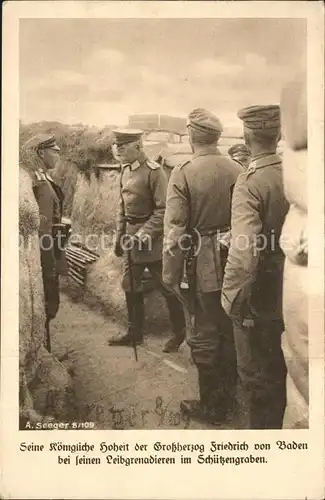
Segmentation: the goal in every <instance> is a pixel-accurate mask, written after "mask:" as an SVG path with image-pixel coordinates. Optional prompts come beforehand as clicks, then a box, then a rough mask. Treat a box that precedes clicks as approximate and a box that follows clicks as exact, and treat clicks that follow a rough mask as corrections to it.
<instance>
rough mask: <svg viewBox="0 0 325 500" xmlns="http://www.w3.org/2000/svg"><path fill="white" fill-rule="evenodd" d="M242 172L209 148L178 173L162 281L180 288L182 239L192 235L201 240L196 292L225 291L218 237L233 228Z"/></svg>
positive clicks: (172, 184)
mask: <svg viewBox="0 0 325 500" xmlns="http://www.w3.org/2000/svg"><path fill="white" fill-rule="evenodd" d="M241 171H242V170H241V168H240V166H239V165H237V164H236V163H235V162H233V161H232V160H230V159H229V158H227V157H225V156H222V155H221V153H220V152H219V151H218V149H216V147H213V146H212V147H207V148H205V149H204V151H202V152H199V153H196V154H194V155H193V158H192V160H191V161H188V162H187V163H185V164H183V165H180V166H179V167H176V168H174V170H173V172H172V174H171V177H170V181H169V184H168V191H167V210H166V213H165V221H164V224H165V229H164V260H163V279H164V281H165V282H166V283H168V284H169V285H174V284H179V283H180V279H181V273H182V270H183V264H184V252H183V251H182V238H184V235H186V234H189V233H190V232H192V231H193V230H194V229H195V230H196V231H197V232H198V234H199V235H200V236H199V240H200V243H199V247H200V248H199V252H198V255H197V263H196V269H197V272H196V275H197V277H196V283H197V290H198V291H200V292H203V293H206V292H214V291H217V290H220V289H221V286H222V266H221V263H220V256H219V251H218V236H220V234H221V233H222V232H224V231H227V230H228V229H229V227H230V204H231V191H232V188H233V186H234V184H235V182H236V179H237V177H238V175H239V174H240V172H241Z"/></svg>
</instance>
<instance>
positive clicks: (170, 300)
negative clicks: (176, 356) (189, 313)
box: [163, 295, 185, 352]
mask: <svg viewBox="0 0 325 500" xmlns="http://www.w3.org/2000/svg"><path fill="white" fill-rule="evenodd" d="M166 299H167V307H168V312H169V318H170V322H171V325H172V331H173V332H174V333H173V335H172V336H171V337H170V338H169V339H168V340H167V342H166V343H165V345H164V347H163V352H177V351H178V349H179V347H180V345H181V344H182V343H183V342H184V340H185V317H184V312H183V307H182V304H180V302H179V300H178V299H177V298H176V297H174V296H172V295H171V296H167V297H166Z"/></svg>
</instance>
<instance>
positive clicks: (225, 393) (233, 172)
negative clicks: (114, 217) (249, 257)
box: [163, 108, 242, 422]
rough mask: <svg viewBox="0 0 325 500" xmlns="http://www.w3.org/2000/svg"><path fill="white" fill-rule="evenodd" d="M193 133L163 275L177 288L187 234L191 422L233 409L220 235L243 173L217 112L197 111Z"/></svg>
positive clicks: (180, 169)
mask: <svg viewBox="0 0 325 500" xmlns="http://www.w3.org/2000/svg"><path fill="white" fill-rule="evenodd" d="M188 131H189V138H190V144H191V147H192V150H193V157H192V159H191V160H190V161H187V162H185V163H183V164H181V165H179V166H177V167H175V168H174V169H173V171H172V174H171V177H170V180H169V184H168V190H167V204H166V212H165V220H164V253H163V279H164V281H165V283H166V284H167V285H169V286H171V287H173V288H174V289H175V290H177V291H178V293H179V287H180V282H181V278H182V271H183V268H184V253H185V252H184V245H183V243H182V242H185V241H186V237H187V236H189V237H190V238H191V239H192V246H191V248H190V249H189V252H187V254H188V255H190V256H191V258H190V260H189V261H187V260H186V259H185V260H186V262H185V265H186V266H187V268H188V269H187V275H188V279H189V286H190V290H189V294H190V295H189V298H190V302H189V304H190V307H191V308H192V312H193V313H194V316H195V328H194V329H193V330H194V331H191V333H190V334H189V336H188V338H187V342H188V344H189V346H190V348H191V354H192V358H193V361H194V363H195V365H196V367H197V370H198V378H199V392H200V399H199V400H198V401H196V400H194V401H182V403H181V409H182V411H183V412H185V413H186V414H187V415H189V416H190V417H191V418H192V419H196V420H203V421H209V422H219V421H222V420H224V419H225V417H226V414H227V412H228V410H229V409H230V407H231V406H232V403H233V399H232V396H233V391H234V385H235V377H236V366H235V351H234V346H233V339H232V326H231V321H230V320H229V318H228V317H227V315H226V314H225V313H224V311H223V309H222V307H221V301H220V297H221V286H222V278H223V267H224V266H223V264H224V261H225V256H226V249H224V250H221V245H220V238H221V237H222V236H223V234H224V233H226V232H227V231H229V227H230V198H231V190H232V188H233V186H234V184H235V182H236V179H237V176H238V175H239V173H240V172H241V171H242V170H241V168H240V167H239V165H238V164H236V163H234V162H233V161H232V160H231V159H229V158H228V157H226V156H223V155H221V153H220V151H219V150H218V147H217V144H218V140H219V137H220V135H221V132H222V125H221V123H220V120H219V119H218V118H217V117H216V116H215V115H214V114H213V113H211V112H210V111H208V110H206V109H202V108H199V109H195V110H194V111H192V112H191V113H190V114H189V117H188ZM193 247H194V248H193Z"/></svg>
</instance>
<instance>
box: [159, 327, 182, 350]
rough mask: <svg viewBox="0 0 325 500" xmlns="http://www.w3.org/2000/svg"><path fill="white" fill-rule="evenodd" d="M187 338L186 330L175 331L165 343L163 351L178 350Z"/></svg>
mask: <svg viewBox="0 0 325 500" xmlns="http://www.w3.org/2000/svg"><path fill="white" fill-rule="evenodd" d="M184 340H185V331H184V330H181V331H180V332H178V333H174V334H173V336H172V337H170V338H169V339H168V340H167V342H166V343H165V344H164V347H163V352H177V351H178V349H179V347H180V345H181V344H182V343H183V342H184Z"/></svg>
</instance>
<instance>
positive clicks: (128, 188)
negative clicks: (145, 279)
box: [110, 129, 185, 352]
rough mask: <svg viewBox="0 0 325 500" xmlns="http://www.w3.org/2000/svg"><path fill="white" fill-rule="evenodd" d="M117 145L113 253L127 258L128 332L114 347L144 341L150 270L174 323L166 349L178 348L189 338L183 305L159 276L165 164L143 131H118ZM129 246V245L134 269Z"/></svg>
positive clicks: (165, 187)
mask: <svg viewBox="0 0 325 500" xmlns="http://www.w3.org/2000/svg"><path fill="white" fill-rule="evenodd" d="M115 149H116V154H117V157H118V158H120V159H121V161H122V170H121V180H120V189H121V193H120V204H119V212H118V221H117V235H116V244H115V254H116V255H117V256H118V257H121V256H122V255H123V256H124V269H123V277H122V288H123V290H124V291H125V297H126V305H127V311H128V331H127V333H126V334H125V335H123V336H122V337H118V338H113V339H111V340H110V345H132V343H133V339H134V338H135V340H136V343H138V344H140V343H142V341H143V323H144V298H143V291H142V276H143V273H144V270H145V268H148V269H149V271H150V273H151V275H152V277H153V279H154V280H155V281H156V283H157V285H159V288H160V290H161V292H162V293H163V295H164V297H165V298H166V301H167V307H168V311H169V316H170V321H171V325H172V331H173V335H172V337H171V338H170V339H169V340H168V341H167V343H166V344H165V346H164V351H165V352H175V351H177V350H178V348H179V346H180V345H181V343H182V342H183V340H184V338H185V319H184V314H183V309H182V306H181V304H180V303H179V301H178V299H177V298H176V297H175V296H174V295H173V294H172V292H171V291H170V290H168V289H167V288H166V287H165V286H164V285H163V282H162V276H161V273H162V243H163V219H164V213H165V206H166V190H167V177H166V174H165V172H164V171H163V169H162V167H161V166H160V165H159V164H158V163H155V162H153V161H150V160H148V158H147V156H146V155H145V153H144V151H143V147H142V131H138V130H131V129H125V130H124V129H123V130H121V129H120V130H116V131H115ZM129 245H130V246H129ZM131 247H132V248H131ZM128 248H131V262H132V264H131V265H132V269H131V273H130V269H129V264H130V261H129V260H128V259H127V250H128ZM131 275H132V282H133V287H132V288H133V290H131V283H130V276H131Z"/></svg>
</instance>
